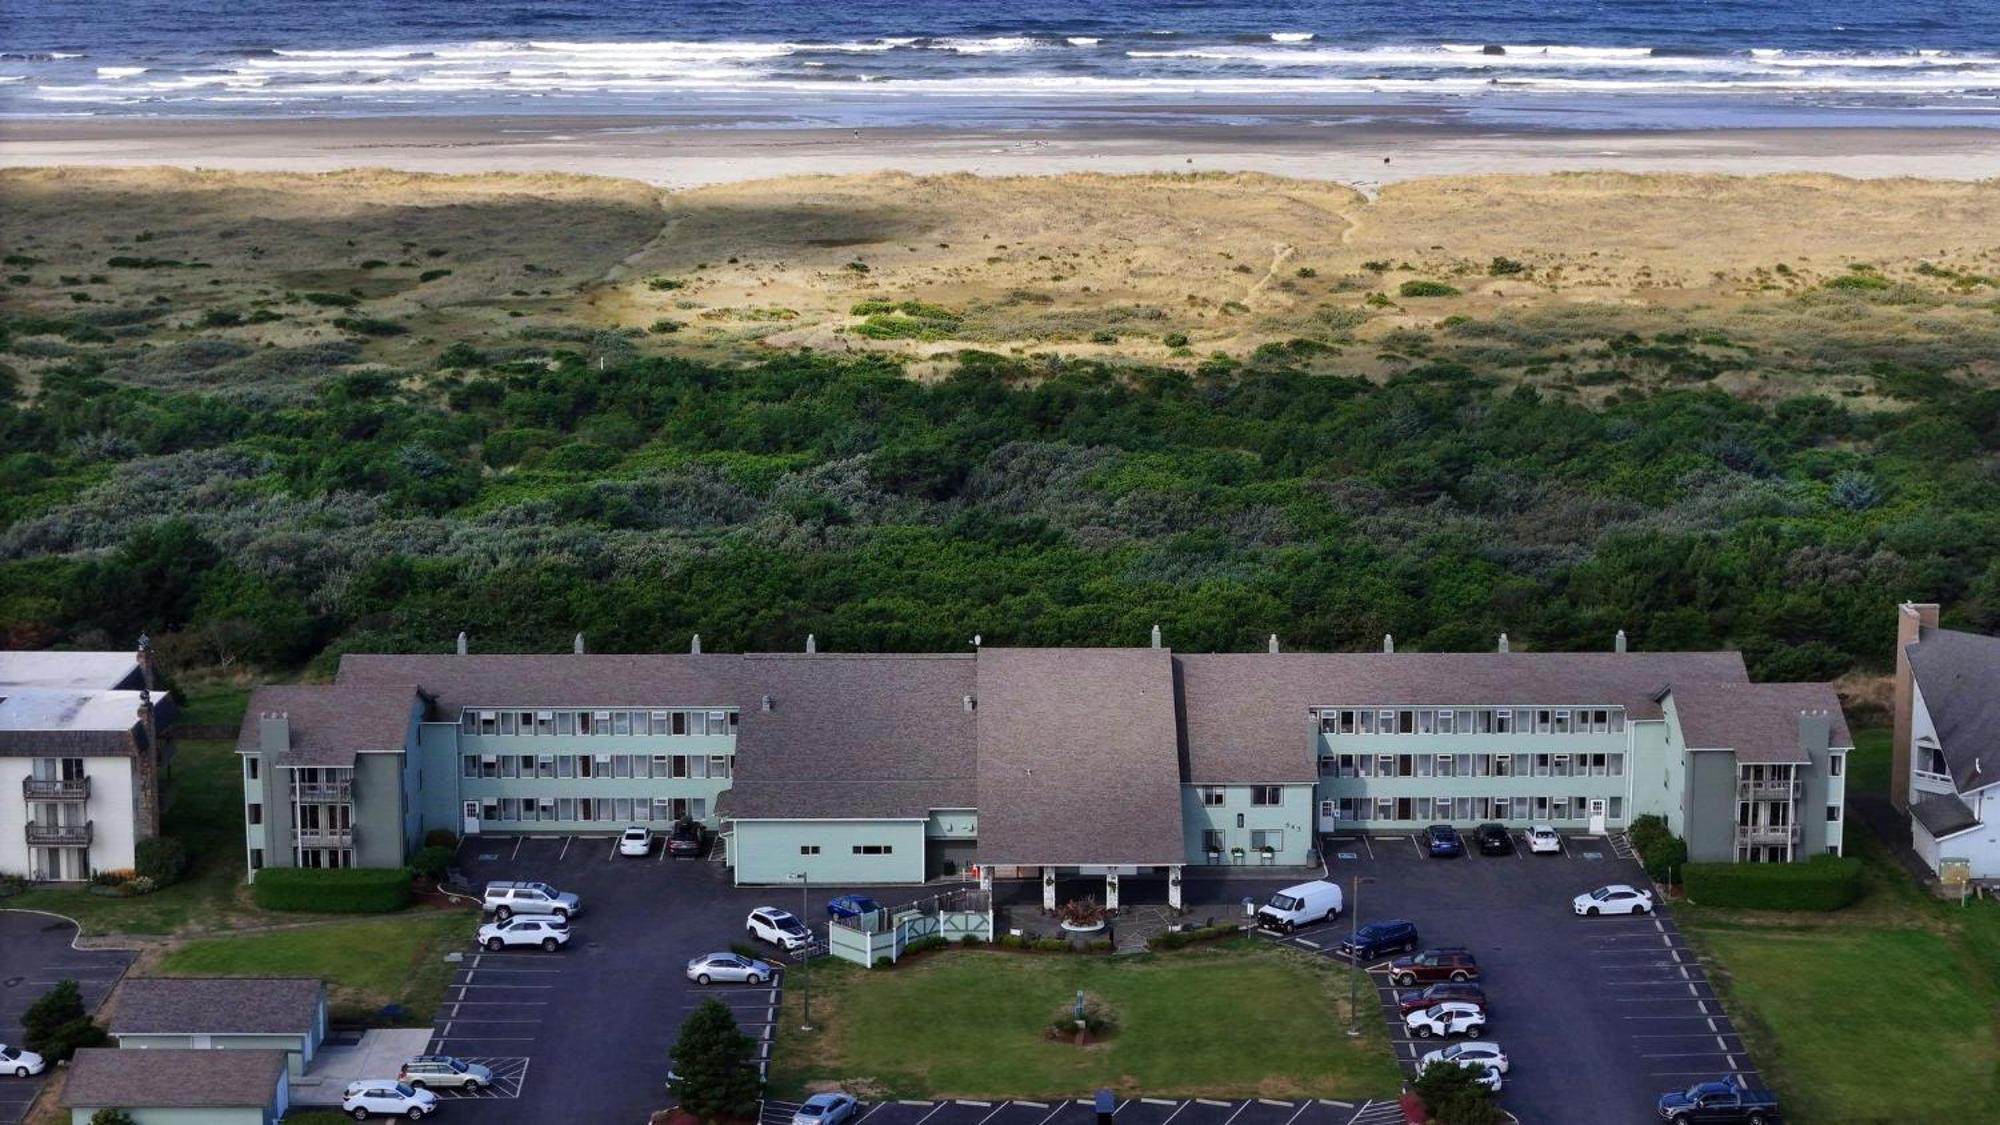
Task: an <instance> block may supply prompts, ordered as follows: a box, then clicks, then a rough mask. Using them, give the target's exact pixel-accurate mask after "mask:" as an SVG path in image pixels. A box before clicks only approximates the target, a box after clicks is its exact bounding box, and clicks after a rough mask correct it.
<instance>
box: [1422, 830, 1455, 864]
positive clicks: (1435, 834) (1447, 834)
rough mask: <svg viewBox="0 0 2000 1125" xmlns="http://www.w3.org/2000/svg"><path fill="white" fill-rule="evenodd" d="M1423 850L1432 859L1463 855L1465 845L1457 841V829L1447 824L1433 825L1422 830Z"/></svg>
mask: <svg viewBox="0 0 2000 1125" xmlns="http://www.w3.org/2000/svg"><path fill="white" fill-rule="evenodd" d="M1424 849H1425V850H1426V851H1428V852H1430V853H1431V855H1432V857H1434V858H1443V857H1445V856H1460V855H1464V854H1465V845H1464V844H1463V843H1461V842H1460V841H1459V838H1458V829H1456V828H1453V827H1452V826H1451V825H1449V824H1433V825H1431V826H1430V827H1429V828H1426V829H1424Z"/></svg>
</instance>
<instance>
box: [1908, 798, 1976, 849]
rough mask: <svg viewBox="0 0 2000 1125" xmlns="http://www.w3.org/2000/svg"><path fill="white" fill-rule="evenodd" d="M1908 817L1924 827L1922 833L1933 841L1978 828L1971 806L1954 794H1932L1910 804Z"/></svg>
mask: <svg viewBox="0 0 2000 1125" xmlns="http://www.w3.org/2000/svg"><path fill="white" fill-rule="evenodd" d="M1910 815H1911V816H1914V817H1916V818H1917V823H1918V824H1921V825H1923V826H1924V831H1926V832H1928V833H1930V834H1931V838H1932V839H1934V840H1941V839H1943V838H1945V837H1946V836H1950V835H1953V834H1954V833H1958V832H1963V831H1965V830H1966V829H1968V828H1977V827H1979V818H1978V817H1976V816H1974V815H1972V808H1971V806H1969V805H1967V804H1966V803H1965V801H1964V800H1963V799H1962V798H1960V797H1959V795H1958V794H1956V793H1933V794H1931V795H1930V796H1928V797H1925V798H1923V799H1922V800H1919V801H1912V802H1911V803H1910Z"/></svg>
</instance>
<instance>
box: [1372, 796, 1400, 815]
mask: <svg viewBox="0 0 2000 1125" xmlns="http://www.w3.org/2000/svg"><path fill="white" fill-rule="evenodd" d="M1395 818H1396V802H1394V801H1393V800H1390V799H1389V798H1387V797H1377V798H1375V819H1376V820H1394V819H1395Z"/></svg>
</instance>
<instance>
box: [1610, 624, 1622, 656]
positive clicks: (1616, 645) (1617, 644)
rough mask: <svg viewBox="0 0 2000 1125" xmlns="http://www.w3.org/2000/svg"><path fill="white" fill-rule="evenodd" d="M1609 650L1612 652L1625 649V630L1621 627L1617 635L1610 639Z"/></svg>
mask: <svg viewBox="0 0 2000 1125" xmlns="http://www.w3.org/2000/svg"><path fill="white" fill-rule="evenodd" d="M1611 651H1613V652H1624V651H1625V630H1623V629H1620V630H1618V635H1617V636H1616V637H1613V638H1612V639H1611Z"/></svg>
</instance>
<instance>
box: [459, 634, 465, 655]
mask: <svg viewBox="0 0 2000 1125" xmlns="http://www.w3.org/2000/svg"><path fill="white" fill-rule="evenodd" d="M458 654H459V655H460V656H464V655H465V630H463V629H460V630H459V631H458Z"/></svg>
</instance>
